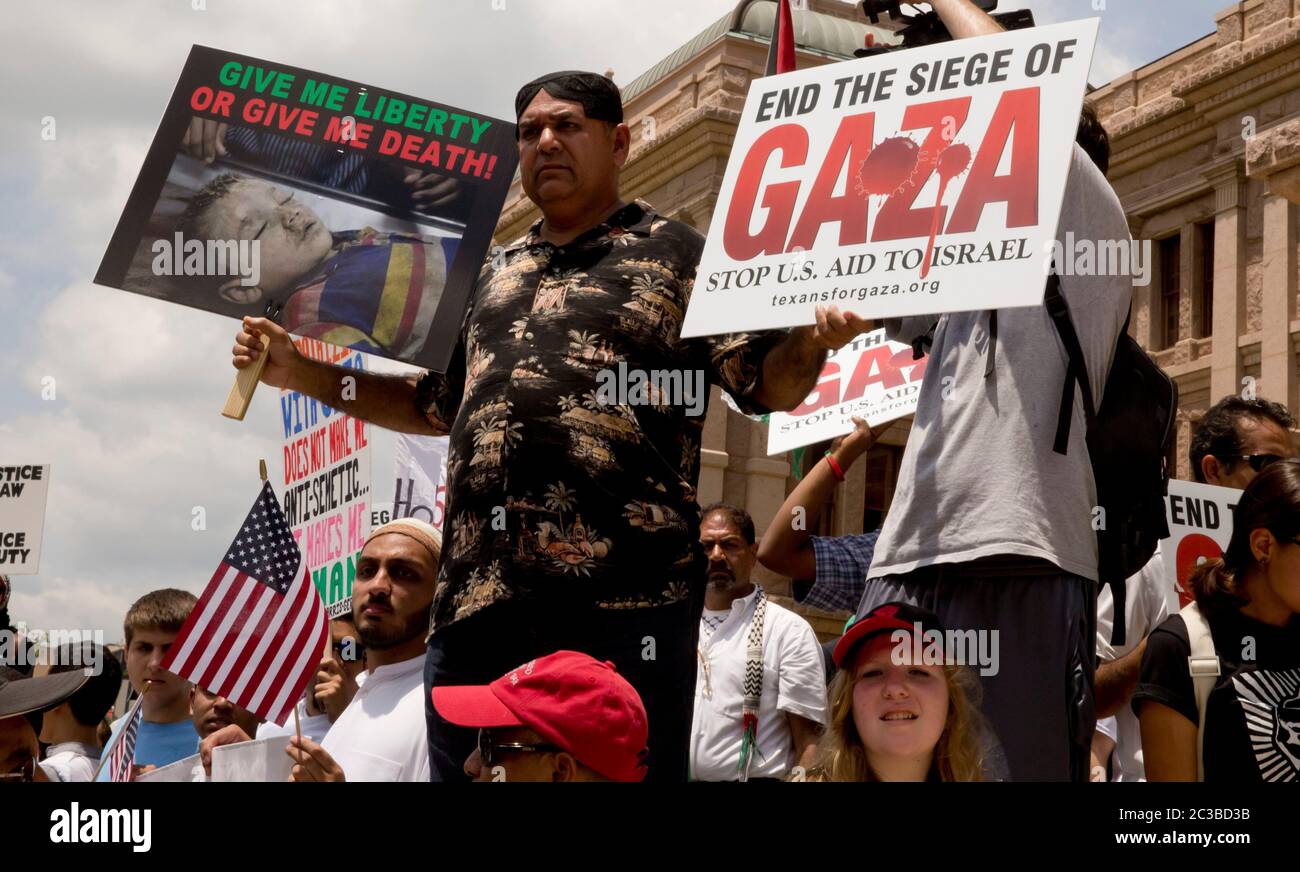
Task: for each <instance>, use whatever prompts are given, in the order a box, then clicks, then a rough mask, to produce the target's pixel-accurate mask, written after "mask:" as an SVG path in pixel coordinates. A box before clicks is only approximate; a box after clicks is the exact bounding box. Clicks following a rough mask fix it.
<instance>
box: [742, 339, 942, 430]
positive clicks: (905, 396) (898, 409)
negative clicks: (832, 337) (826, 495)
mask: <svg viewBox="0 0 1300 872" xmlns="http://www.w3.org/2000/svg"><path fill="white" fill-rule="evenodd" d="M929 359H930V358H929V356H926V357H922V358H921V359H920V360H913V359H912V346H910V345H906V344H904V343H902V342H891V341H890V340H888V339H886V338H885V331H884V330H874V331H872V332H871V333H864V334H863V335H861V336H859V337H858V338H857V339H855V340H853V342H851V343H849V344H848V345H846V346H844V347H843V348H841V349H840V350H839V351H836V352H835V353H834V354H831V355H830V356H829V357H827V358H826V365H825V366H823V367H822V371H821V375H820V376H818V377H817V386H816V387H815V388H813V392H812V393H811V394H809V395H808V398H807V399H805V400H804V401H803V403H802V404H800V405H799V406H798V407H797V408H795V409H792V410H791V411H789V412H773V413H772V416H771V419H770V422H769V425H768V431H767V453H768V454H778V453H780V452H782V451H789V450H790V449H791V448H799V447H800V446H803V445H813V444H816V443H818V442H824V441H826V440H827V439H833V438H835V437H836V436H842V435H844V434H845V433H848V432H850V431H851V430H852V429H853V417H854V416H857V417H859V418H862V419H863V420H865V421H866V422H867V424H868V426H871V427H875V426H877V425H879V424H884V423H885V422H886V421H893V420H895V419H896V418H902V417H904V416H906V415H910V414H912V413H913V412H915V411H916V402H917V399H918V398H920V396H921V377H922V376H923V375H924V374H925V364H926V362H927V361H928V360H929Z"/></svg>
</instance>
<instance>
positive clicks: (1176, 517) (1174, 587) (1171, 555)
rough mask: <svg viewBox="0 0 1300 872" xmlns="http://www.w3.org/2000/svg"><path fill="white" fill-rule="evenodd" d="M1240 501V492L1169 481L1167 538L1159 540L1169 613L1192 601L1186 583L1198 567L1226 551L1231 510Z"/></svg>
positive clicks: (1234, 489) (1212, 486)
mask: <svg viewBox="0 0 1300 872" xmlns="http://www.w3.org/2000/svg"><path fill="white" fill-rule="evenodd" d="M1240 500H1241V491H1239V490H1237V489H1236V488H1230V487H1217V486H1215V485H1212V484H1198V483H1196V482H1193V481H1178V480H1176V479H1175V480H1171V481H1170V482H1169V495H1168V496H1167V497H1165V517H1166V518H1167V519H1168V521H1169V532H1170V536H1169V538H1168V539H1162V540H1161V542H1160V550H1161V553H1162V555H1163V557H1164V563H1165V578H1166V579H1168V581H1169V585H1168V586H1167V587H1166V589H1165V592H1166V595H1167V600H1168V602H1169V609H1170V611H1171V612H1172V611H1177V610H1178V609H1180V608H1182V607H1183V606H1185V605H1187V604H1188V603H1189V602H1191V601H1192V592H1191V591H1190V590H1189V589H1188V587H1187V582H1188V580H1189V579H1190V578H1191V577H1192V574H1193V573H1194V572H1196V569H1197V567H1198V566H1200V565H1201V564H1202V563H1204V562H1205V561H1207V560H1217V559H1218V558H1220V557H1222V556H1223V552H1224V551H1226V550H1227V549H1228V541H1229V540H1230V539H1231V538H1232V510H1233V508H1234V507H1235V506H1236V505H1237V503H1238V502H1239V501H1240Z"/></svg>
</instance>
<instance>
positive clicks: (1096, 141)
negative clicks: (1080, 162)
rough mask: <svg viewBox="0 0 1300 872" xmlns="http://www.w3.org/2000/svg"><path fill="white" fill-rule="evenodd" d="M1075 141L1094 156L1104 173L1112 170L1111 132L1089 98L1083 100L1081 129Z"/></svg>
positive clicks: (1076, 134)
mask: <svg viewBox="0 0 1300 872" xmlns="http://www.w3.org/2000/svg"><path fill="white" fill-rule="evenodd" d="M1074 141H1075V142H1077V143H1079V145H1080V146H1081V147H1082V148H1083V150H1084V151H1086V152H1087V153H1088V157H1090V158H1092V162H1093V163H1095V164H1096V165H1097V168H1098V169H1099V170H1101V172H1102V174H1103V175H1105V174H1106V173H1108V172H1110V134H1109V133H1107V132H1106V128H1105V127H1103V126H1102V123H1101V119H1100V118H1099V117H1097V107H1095V106H1093V105H1092V104H1091V103H1089V102H1088V101H1087V100H1084V101H1083V111H1082V112H1081V113H1080V114H1079V129H1078V131H1077V132H1076V133H1075V134H1074Z"/></svg>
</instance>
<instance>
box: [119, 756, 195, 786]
mask: <svg viewBox="0 0 1300 872" xmlns="http://www.w3.org/2000/svg"><path fill="white" fill-rule="evenodd" d="M134 780H135V781H151V782H155V783H159V784H179V783H192V782H195V781H207V780H208V774H207V773H206V772H204V771H203V760H202V758H200V757H199V755H198V754H191V755H190V756H188V757H182V758H181V759H180V760H177V761H176V762H175V763H168V764H167V765H166V766H159V767H158V768H157V769H151V770H149V771H148V772H146V773H144V774H143V775H137V776H136V777H135V779H134Z"/></svg>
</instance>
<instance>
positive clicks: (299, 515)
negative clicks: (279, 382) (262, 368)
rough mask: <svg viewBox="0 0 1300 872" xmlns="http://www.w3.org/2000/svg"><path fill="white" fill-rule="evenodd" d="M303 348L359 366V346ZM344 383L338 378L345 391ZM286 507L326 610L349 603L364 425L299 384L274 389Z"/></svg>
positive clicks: (366, 443) (366, 522)
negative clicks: (301, 389)
mask: <svg viewBox="0 0 1300 872" xmlns="http://www.w3.org/2000/svg"><path fill="white" fill-rule="evenodd" d="M296 345H297V346H298V350H299V351H301V352H302V353H303V354H304V355H305V356H307V357H309V358H311V359H313V360H320V361H324V362H326V363H337V364H339V365H341V366H344V367H348V368H351V369H355V370H358V371H360V370H362V369H364V366H363V359H362V355H361V353H360V352H358V351H352V350H350V349H347V348H340V347H339V346H337V345H330V344H328V343H325V342H318V341H316V340H314V339H298V340H297V342H296ZM346 391H347V385H344V396H346ZM280 417H281V421H282V424H283V427H284V453H283V458H284V479H283V481H284V501H283V502H284V515H285V517H286V518H287V519H288V521H289V528H290V529H291V530H293V535H294V538H295V539H297V540H298V547H299V548H301V549H302V554H303V558H304V559H305V560H306V561H307V569H308V571H309V572H311V577H312V583H313V584H315V585H316V590H317V592H319V593H320V597H321V601H322V602H324V603H325V611H326V613H328V614H329V616H330V617H331V618H337V617H338V616H339V615H341V614H345V613H351V611H352V581H353V579H354V578H356V571H357V570H356V564H357V559H358V558H359V557H360V555H361V547H362V546H363V545H364V544H365V542H366V537H367V536H368V535H370V425H369V424H367V423H366V422H365V421H362V420H360V419H359V418H353V417H351V416H350V415H346V414H344V413H343V412H341V411H339V410H338V409H332V408H330V407H329V406H326V405H325V404H324V403H321V402H319V401H317V400H314V399H312V398H311V397H309V396H307V395H305V394H301V393H298V392H297V391H281V392H280Z"/></svg>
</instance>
